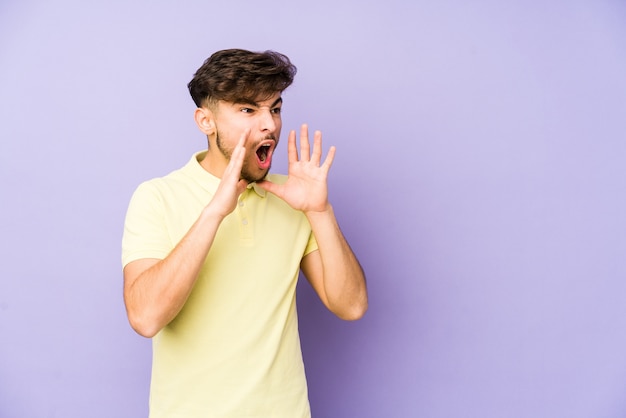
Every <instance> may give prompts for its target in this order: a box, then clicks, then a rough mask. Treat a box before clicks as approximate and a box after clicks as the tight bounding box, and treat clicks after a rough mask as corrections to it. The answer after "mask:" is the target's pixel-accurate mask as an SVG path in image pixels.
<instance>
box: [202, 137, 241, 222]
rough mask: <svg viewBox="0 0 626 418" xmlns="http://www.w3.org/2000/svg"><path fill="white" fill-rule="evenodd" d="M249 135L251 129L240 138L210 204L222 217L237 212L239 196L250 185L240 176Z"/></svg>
mask: <svg viewBox="0 0 626 418" xmlns="http://www.w3.org/2000/svg"><path fill="white" fill-rule="evenodd" d="M249 134H250V129H247V130H246V131H245V132H244V133H243V134H242V135H241V137H240V138H239V142H238V143H237V145H236V146H235V149H234V150H233V153H232V155H231V157H230V161H229V162H228V165H227V166H226V169H225V170H224V173H223V174H222V179H221V181H220V184H219V186H218V187H217V190H216V191H215V195H214V196H213V199H211V202H210V203H209V206H210V207H211V208H214V209H215V211H216V212H217V214H218V215H220V216H222V217H225V216H226V215H228V214H229V213H231V212H232V211H233V210H235V207H236V205H237V199H238V198H239V195H240V194H241V193H242V192H243V191H244V190H245V189H246V186H247V185H248V182H247V181H246V180H243V179H241V178H240V175H241V167H242V166H243V161H244V158H245V155H246V140H247V138H248V135H249Z"/></svg>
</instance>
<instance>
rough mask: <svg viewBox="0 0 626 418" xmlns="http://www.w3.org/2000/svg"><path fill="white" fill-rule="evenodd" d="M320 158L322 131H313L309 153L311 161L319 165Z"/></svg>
mask: <svg viewBox="0 0 626 418" xmlns="http://www.w3.org/2000/svg"><path fill="white" fill-rule="evenodd" d="M321 160H322V132H320V131H315V134H314V135H313V153H312V154H311V161H313V162H314V163H315V164H316V165H320V161H321Z"/></svg>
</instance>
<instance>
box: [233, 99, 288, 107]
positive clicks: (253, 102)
mask: <svg viewBox="0 0 626 418" xmlns="http://www.w3.org/2000/svg"><path fill="white" fill-rule="evenodd" d="M282 102H283V98H282V97H279V98H278V99H276V100H274V103H272V104H271V105H270V108H272V107H276V106H278V105H279V104H281V103H282ZM235 103H236V104H247V105H251V106H254V107H259V104H258V103H257V102H255V101H254V100H251V99H244V98H242V99H237V100H235Z"/></svg>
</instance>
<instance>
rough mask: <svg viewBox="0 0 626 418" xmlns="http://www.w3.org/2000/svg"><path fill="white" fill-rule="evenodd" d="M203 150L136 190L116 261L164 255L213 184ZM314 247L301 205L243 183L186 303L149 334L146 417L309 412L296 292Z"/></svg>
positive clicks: (296, 415) (290, 416)
mask: <svg viewBox="0 0 626 418" xmlns="http://www.w3.org/2000/svg"><path fill="white" fill-rule="evenodd" d="M205 153H206V151H205V152H201V153H197V154H195V155H194V156H193V157H192V158H191V160H190V161H189V163H188V164H187V165H186V166H185V167H183V168H182V169H179V170H177V171H174V172H172V173H170V174H168V175H167V176H165V177H162V178H158V179H153V180H150V181H148V182H145V183H143V184H141V185H140V186H139V187H138V188H137V190H136V191H135V193H134V195H133V197H132V199H131V202H130V205H129V208H128V212H127V215H126V222H125V227H124V236H123V240H122V263H123V265H126V264H127V263H129V262H130V261H133V260H137V259H141V258H160V259H162V258H164V257H166V256H167V255H168V254H169V252H170V251H171V250H172V249H173V248H174V246H175V245H176V244H177V243H178V242H179V241H180V239H181V238H182V237H183V236H184V235H185V234H186V232H187V231H188V230H189V228H190V227H191V225H192V224H193V223H194V222H195V221H196V219H197V218H198V216H199V214H200V212H201V211H202V209H203V208H204V207H205V206H206V205H207V204H208V203H209V201H210V200H211V198H212V196H213V194H214V192H215V190H216V189H217V186H218V184H219V181H220V180H219V179H218V178H216V177H214V176H212V175H211V174H209V173H208V172H207V171H205V170H204V169H203V168H202V167H201V166H200V164H199V161H201V160H202V158H203V157H204V155H205ZM269 179H270V180H272V181H274V182H281V181H284V180H285V179H286V177H285V176H276V175H270V176H269ZM316 249H317V243H316V242H315V239H314V237H313V234H312V232H311V227H310V225H309V223H308V221H307V219H306V217H305V216H304V214H303V213H302V212H299V211H296V210H294V209H292V208H291V207H290V206H289V205H287V204H286V203H285V202H284V201H283V200H281V199H279V198H278V197H276V196H275V195H273V194H271V193H266V192H265V191H263V190H262V189H260V188H258V187H256V186H255V185H254V184H252V185H250V186H248V188H247V189H246V190H245V191H244V192H243V193H242V195H241V196H240V198H239V202H238V205H237V207H236V209H235V210H234V212H232V213H231V214H230V215H229V216H227V217H226V218H225V219H224V221H223V222H222V224H221V225H220V227H219V230H218V232H217V236H216V238H215V241H214V243H213V246H212V247H211V250H210V251H209V254H208V255H207V258H206V261H205V263H204V265H203V267H202V270H201V272H200V277H199V278H198V280H197V282H196V284H195V287H194V289H193V291H192V293H191V295H190V297H189V299H188V300H187V302H186V304H185V306H184V307H183V309H182V310H181V312H180V313H179V314H178V316H176V318H175V319H174V320H173V321H172V322H170V323H169V324H168V325H167V326H166V327H165V328H163V329H162V330H161V331H160V332H159V333H158V334H157V335H156V336H155V337H154V338H153V343H152V345H153V361H152V381H151V386H150V418H166V417H167V418H183V417H184V418H196V417H197V418H200V417H202V418H210V417H237V418H241V417H263V418H269V417H285V418H300V417H310V409H309V401H308V395H307V385H306V378H305V374H304V365H303V362H302V353H301V350H300V338H299V334H298V319H297V313H296V298H295V291H296V283H297V280H298V272H299V266H300V261H301V260H302V258H303V257H304V256H305V255H306V254H308V253H309V252H312V251H315V250H316Z"/></svg>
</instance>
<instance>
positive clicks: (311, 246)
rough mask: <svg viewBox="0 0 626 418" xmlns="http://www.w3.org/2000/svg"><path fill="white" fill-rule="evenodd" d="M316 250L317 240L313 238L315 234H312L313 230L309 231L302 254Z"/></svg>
mask: <svg viewBox="0 0 626 418" xmlns="http://www.w3.org/2000/svg"><path fill="white" fill-rule="evenodd" d="M316 250H317V240H316V239H315V235H313V231H311V235H310V236H309V242H307V244H306V248H305V249H304V256H306V255H308V254H310V253H312V252H313V251H316ZM304 256H303V257H304Z"/></svg>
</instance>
